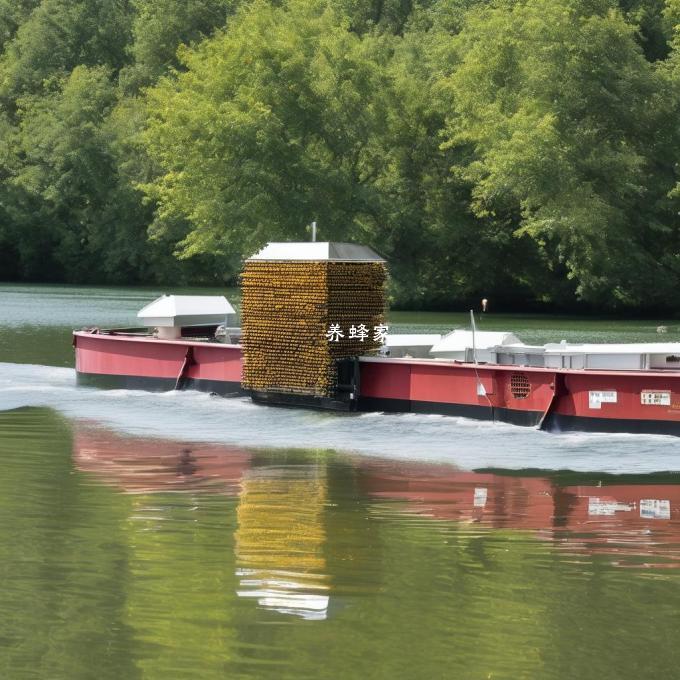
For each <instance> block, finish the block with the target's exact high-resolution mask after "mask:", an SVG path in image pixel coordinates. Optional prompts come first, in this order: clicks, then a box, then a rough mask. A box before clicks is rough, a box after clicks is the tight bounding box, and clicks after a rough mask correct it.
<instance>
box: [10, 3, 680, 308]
mask: <svg viewBox="0 0 680 680" xmlns="http://www.w3.org/2000/svg"><path fill="white" fill-rule="evenodd" d="M0 55H1V56H0V280H5V281H8V280H11V281H34V282H36V281H47V282H69V283H103V284H168V283H172V284H176V285H177V284H199V285H222V284H228V283H234V282H235V281H236V279H237V276H238V273H239V269H240V262H241V258H242V257H243V256H244V255H248V254H251V253H252V252H254V251H255V250H257V249H258V248H259V247H260V246H261V245H263V244H264V243H265V242H266V241H268V240H277V239H303V240H307V239H308V238H309V234H308V227H307V225H308V224H309V223H310V222H311V221H312V220H316V221H317V222H318V223H319V232H320V237H321V239H322V240H351V241H357V242H360V243H365V244H368V245H371V246H373V247H374V248H375V249H376V250H378V251H379V252H380V253H381V254H383V255H384V256H385V257H386V258H387V259H388V260H389V263H390V270H391V274H392V291H391V293H392V298H393V302H394V303H395V304H396V305H399V306H402V307H408V308H412V309H413V308H428V307H429V308H455V307H456V306H457V305H461V304H464V303H466V304H467V303H469V301H470V300H478V299H479V298H480V297H481V296H486V297H489V298H491V299H492V301H493V302H494V304H495V305H496V307H497V308H500V307H504V308H506V309H510V308H514V309H521V310H523V311H527V310H531V309H541V308H543V309H545V308H549V309H552V310H558V309H560V310H574V309H580V310H589V311H598V312H602V311H609V312H611V311H614V312H626V313H627V312H630V311H635V312H637V313H643V312H652V311H670V312H674V311H677V310H678V304H677V301H676V295H677V291H678V290H679V288H680V184H679V180H680V166H679V165H678V163H679V162H680V116H679V113H680V110H679V109H680V0H665V1H664V0H618V2H617V1H614V0H516V1H515V0H495V1H491V2H489V1H485V0H281V1H280V2H276V1H273V0H272V1H266V0H0Z"/></svg>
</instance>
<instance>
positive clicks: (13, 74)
mask: <svg viewBox="0 0 680 680" xmlns="http://www.w3.org/2000/svg"><path fill="white" fill-rule="evenodd" d="M131 20H132V17H131V16H130V12H129V10H128V9H127V2H126V0H43V2H41V3H40V5H39V6H37V7H36V9H35V10H34V11H33V12H32V13H31V14H30V15H29V16H28V17H27V19H26V21H25V22H24V23H22V24H21V26H20V27H19V29H18V31H17V33H16V36H15V38H14V40H12V41H11V42H10V43H9V44H8V45H7V47H6V50H5V53H4V54H3V56H2V60H1V61H0V97H1V98H2V99H3V100H5V101H6V102H9V101H12V100H14V99H15V98H16V97H19V96H23V95H24V94H28V93H37V92H41V91H42V90H43V88H45V86H48V87H49V84H50V82H51V79H53V78H54V77H55V76H56V77H57V78H59V77H63V76H65V75H68V73H69V72H70V71H71V70H72V69H74V68H75V67H76V66H78V65H85V66H94V65H108V66H110V67H111V68H114V69H118V68H120V67H121V66H122V65H123V64H124V63H125V61H126V55H125V46H126V45H127V43H128V42H129V35H130V29H131Z"/></svg>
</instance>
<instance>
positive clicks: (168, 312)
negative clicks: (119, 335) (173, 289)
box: [137, 295, 236, 326]
mask: <svg viewBox="0 0 680 680" xmlns="http://www.w3.org/2000/svg"><path fill="white" fill-rule="evenodd" d="M235 313H236V312H235V311H234V308H233V307H232V306H231V305H230V304H229V301H228V300H227V298H225V297H224V296H223V295H162V296H161V297H159V298H157V299H156V300H154V301H153V302H150V303H149V304H148V305H146V307H143V308H142V309H140V310H139V312H137V318H138V319H141V320H142V321H144V322H146V324H147V325H149V326H159V325H160V326H180V325H186V326H190V325H192V324H195V325H201V324H211V323H222V322H223V321H224V319H225V317H226V316H227V315H228V314H235Z"/></svg>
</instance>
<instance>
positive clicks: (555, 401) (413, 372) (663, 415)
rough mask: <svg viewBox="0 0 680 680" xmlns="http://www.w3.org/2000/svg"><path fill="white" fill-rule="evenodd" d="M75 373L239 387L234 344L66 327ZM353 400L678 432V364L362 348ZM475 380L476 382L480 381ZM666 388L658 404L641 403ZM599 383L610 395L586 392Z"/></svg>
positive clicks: (557, 423) (368, 406)
mask: <svg viewBox="0 0 680 680" xmlns="http://www.w3.org/2000/svg"><path fill="white" fill-rule="evenodd" d="M74 346H75V350H76V371H77V374H78V377H79V380H81V381H86V380H87V379H88V378H93V377H99V378H108V379H109V380H110V381H111V384H112V385H113V386H119V387H141V388H151V389H173V388H175V387H183V388H195V389H202V390H206V391H211V392H212V391H214V392H218V393H220V394H238V393H240V394H243V392H242V391H241V388H240V381H241V372H242V354H241V347H240V346H239V345H224V344H219V343H205V342H198V341H189V340H177V341H163V340H156V339H153V338H149V337H135V336H124V335H108V334H101V335H100V334H89V333H85V332H77V333H75V334H74ZM360 368H361V371H360V397H359V399H358V402H357V403H356V404H355V406H356V407H358V408H359V409H360V410H377V411H395V412H420V413H443V414H450V415H462V416H470V417H474V418H482V419H490V420H500V421H504V422H511V423H516V424H522V425H541V426H544V427H547V428H548V429H576V430H590V431H623V432H651V433H667V434H680V372H677V371H663V372H661V371H658V372H653V371H605V370H569V369H558V370H554V369H547V368H529V367H518V366H497V365H474V364H461V363H456V362H449V361H440V360H432V359H420V360H419V359H382V358H364V359H362V360H361V361H360ZM482 388H483V389H482ZM643 392H655V393H665V394H666V395H667V397H666V399H665V401H666V402H667V403H665V404H649V403H643V400H642V398H641V395H642V393H643ZM602 393H606V394H608V395H609V397H608V399H609V400H603V401H598V400H597V399H596V398H594V396H593V395H596V396H597V395H598V394H602Z"/></svg>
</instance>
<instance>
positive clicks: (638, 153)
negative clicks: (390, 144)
mask: <svg viewBox="0 0 680 680" xmlns="http://www.w3.org/2000/svg"><path fill="white" fill-rule="evenodd" d="M456 43H457V48H458V51H459V55H460V64H459V65H458V66H457V68H456V70H455V72H454V73H453V74H452V75H451V76H450V77H449V78H447V79H446V86H447V87H449V88H450V92H451V97H452V100H453V104H454V106H453V109H454V110H453V112H452V115H450V116H449V118H448V126H447V145H448V146H450V147H466V148H468V149H470V152H471V155H470V160H469V162H468V163H467V164H466V165H465V166H464V167H461V168H460V169H459V173H460V175H461V176H462V177H464V178H465V179H467V180H469V181H471V182H473V183H474V190H473V202H472V207H473V209H474V210H475V213H476V214H477V215H478V216H480V217H482V218H487V217H495V216H496V215H497V214H499V213H500V214H503V213H506V214H507V213H508V211H510V212H515V213H517V214H519V215H520V216H521V224H520V230H519V233H521V234H527V235H530V236H531V237H533V238H534V239H535V240H536V241H537V242H538V243H539V244H540V245H541V246H542V247H543V248H544V249H545V251H546V253H547V254H548V255H549V256H550V257H551V258H553V259H556V260H558V261H562V262H564V263H565V265H566V267H567V268H568V271H569V275H570V276H571V277H572V278H574V279H575V280H576V281H577V282H578V292H579V293H580V295H581V296H582V297H584V298H585V299H588V300H592V301H594V302H597V303H600V304H603V305H607V304H617V303H619V304H634V305H635V304H637V305H640V304H643V303H644V301H645V300H647V301H649V300H650V298H651V299H652V300H653V301H655V302H657V301H660V300H662V299H663V297H664V296H667V295H669V294H670V292H671V291H672V290H673V289H674V288H675V286H676V285H677V283H678V280H677V273H676V272H674V271H670V272H669V271H668V270H667V268H666V267H664V263H663V262H660V261H659V260H660V257H661V256H662V254H663V253H665V252H667V249H668V248H669V247H670V248H671V249H672V251H673V252H675V251H676V247H677V246H676V241H677V233H676V229H674V228H673V222H674V221H675V220H674V219H673V216H672V213H671V211H670V207H669V205H668V201H666V200H665V195H666V193H667V192H668V191H669V189H670V188H671V186H672V184H671V181H672V160H673V159H672V157H669V155H668V153H667V151H666V149H667V144H668V143H672V142H673V139H674V130H673V129H672V127H671V126H670V123H671V120H672V119H671V118H670V116H669V113H670V110H671V101H670V98H669V97H668V96H667V91H666V90H665V88H664V84H663V81H662V79H661V78H660V76H659V74H658V73H657V71H656V70H655V69H654V67H653V66H652V65H651V64H650V63H649V62H648V61H646V60H645V58H644V56H643V55H642V53H641V50H640V49H639V47H638V46H637V45H636V42H635V31H634V29H633V28H632V27H631V26H630V25H629V24H628V23H627V22H626V21H625V19H624V17H623V16H622V15H621V13H620V12H618V11H617V10H616V9H614V8H612V7H611V6H610V5H609V3H607V2H596V3H593V2H580V1H578V0H576V1H574V0H559V1H554V0H551V1H546V0H528V1H527V2H523V3H518V4H516V5H514V6H513V7H511V8H506V7H502V6H501V7H498V8H489V9H482V10H479V11H476V12H473V13H471V14H470V15H469V16H468V20H467V23H466V27H465V30H464V31H463V32H462V33H461V34H460V36H459V37H458V38H457V41H456ZM675 143H676V145H677V140H675Z"/></svg>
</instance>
